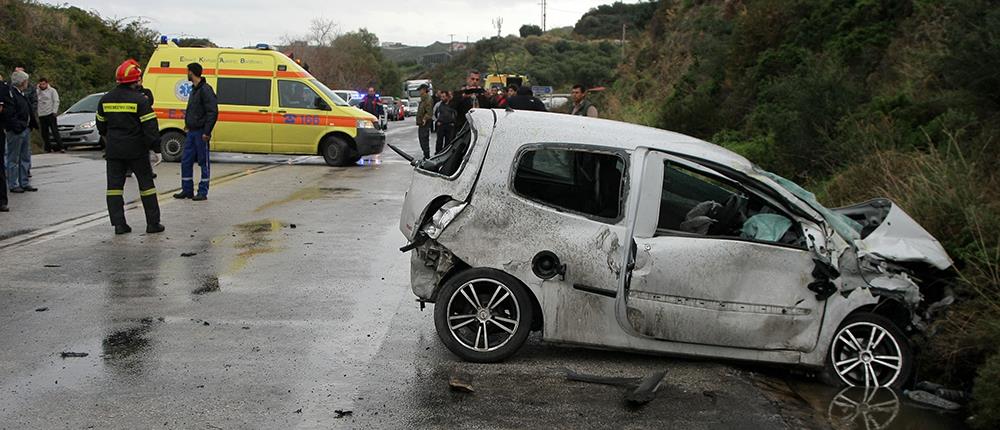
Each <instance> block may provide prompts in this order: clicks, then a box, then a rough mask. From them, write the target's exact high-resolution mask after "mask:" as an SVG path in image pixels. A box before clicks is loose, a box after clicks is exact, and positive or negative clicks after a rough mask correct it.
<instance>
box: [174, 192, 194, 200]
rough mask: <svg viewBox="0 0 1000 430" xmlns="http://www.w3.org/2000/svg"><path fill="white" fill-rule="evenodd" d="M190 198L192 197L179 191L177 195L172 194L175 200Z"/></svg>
mask: <svg viewBox="0 0 1000 430" xmlns="http://www.w3.org/2000/svg"><path fill="white" fill-rule="evenodd" d="M191 197H194V196H192V195H191V194H188V193H185V192H183V191H181V192H179V193H177V194H174V198H175V199H190V198H191Z"/></svg>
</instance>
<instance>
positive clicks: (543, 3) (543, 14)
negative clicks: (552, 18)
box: [542, 0, 545, 32]
mask: <svg viewBox="0 0 1000 430" xmlns="http://www.w3.org/2000/svg"><path fill="white" fill-rule="evenodd" d="M542 32H545V0H542Z"/></svg>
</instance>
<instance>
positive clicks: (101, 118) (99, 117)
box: [97, 114, 104, 122]
mask: <svg viewBox="0 0 1000 430" xmlns="http://www.w3.org/2000/svg"><path fill="white" fill-rule="evenodd" d="M97 120H98V121H101V122H104V117H103V116H101V114H97Z"/></svg>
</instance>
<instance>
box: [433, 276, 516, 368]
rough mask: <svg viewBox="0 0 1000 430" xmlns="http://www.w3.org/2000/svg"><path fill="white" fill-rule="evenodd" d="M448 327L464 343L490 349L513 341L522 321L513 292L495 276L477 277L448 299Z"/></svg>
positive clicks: (468, 345)
mask: <svg viewBox="0 0 1000 430" xmlns="http://www.w3.org/2000/svg"><path fill="white" fill-rule="evenodd" d="M447 311H448V312H447V315H448V321H447V323H448V331H449V332H450V333H451V336H452V337H453V338H454V339H455V340H456V341H458V343H459V344H461V345H462V346H463V347H465V348H467V349H471V350H473V351H476V352H490V351H495V350H497V349H498V348H501V347H503V346H504V345H506V344H507V342H510V340H511V339H512V338H513V337H514V333H516V332H517V329H518V327H519V326H520V322H521V308H520V306H518V304H517V300H516V299H515V298H514V293H513V292H512V291H511V290H510V288H508V287H507V286H506V285H504V284H503V283H500V282H497V281H495V280H493V279H485V278H483V279H475V280H472V281H469V282H466V283H465V284H463V285H462V286H461V287H459V288H458V289H456V290H455V293H454V294H452V295H451V298H449V299H448V308H447Z"/></svg>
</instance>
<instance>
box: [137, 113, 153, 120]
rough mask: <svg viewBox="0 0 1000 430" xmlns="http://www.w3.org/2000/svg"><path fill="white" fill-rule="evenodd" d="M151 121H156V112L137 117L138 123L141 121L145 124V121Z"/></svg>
mask: <svg viewBox="0 0 1000 430" xmlns="http://www.w3.org/2000/svg"><path fill="white" fill-rule="evenodd" d="M151 119H156V112H150V113H147V114H145V115H143V116H140V117H139V121H141V122H146V121H149V120H151Z"/></svg>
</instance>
